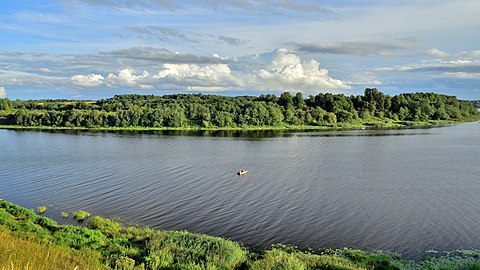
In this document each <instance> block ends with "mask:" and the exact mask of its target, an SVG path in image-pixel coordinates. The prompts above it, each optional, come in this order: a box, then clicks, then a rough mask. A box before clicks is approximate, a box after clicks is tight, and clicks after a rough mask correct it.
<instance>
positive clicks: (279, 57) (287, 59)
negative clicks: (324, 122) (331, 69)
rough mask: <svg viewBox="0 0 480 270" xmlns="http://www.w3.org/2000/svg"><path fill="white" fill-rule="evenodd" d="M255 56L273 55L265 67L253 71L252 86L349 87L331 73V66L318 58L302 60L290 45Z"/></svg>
mask: <svg viewBox="0 0 480 270" xmlns="http://www.w3.org/2000/svg"><path fill="white" fill-rule="evenodd" d="M256 58H257V59H259V60H261V59H263V60H268V59H269V58H270V59H271V60H270V62H269V63H267V67H266V68H261V69H259V70H257V71H256V72H255V73H254V74H252V75H253V76H254V80H255V81H254V82H252V84H253V85H252V86H254V87H255V88H256V89H264V90H275V89H277V90H287V91H300V90H304V91H310V92H311V91H321V90H324V89H328V90H340V89H350V86H349V85H347V84H346V83H345V82H343V81H341V80H337V79H334V78H332V77H330V75H329V74H328V70H327V69H325V68H321V67H320V63H319V62H318V61H317V60H315V59H309V60H302V59H301V58H300V57H299V56H298V55H297V54H295V53H293V52H291V51H288V50H287V49H278V50H276V51H274V52H273V53H269V54H263V55H260V56H257V57H256Z"/></svg>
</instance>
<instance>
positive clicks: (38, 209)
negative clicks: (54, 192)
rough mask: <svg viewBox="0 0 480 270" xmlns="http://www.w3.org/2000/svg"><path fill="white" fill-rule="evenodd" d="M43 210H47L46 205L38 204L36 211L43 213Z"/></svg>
mask: <svg viewBox="0 0 480 270" xmlns="http://www.w3.org/2000/svg"><path fill="white" fill-rule="evenodd" d="M45 212H47V207H46V206H39V207H37V213H39V214H43V213H45Z"/></svg>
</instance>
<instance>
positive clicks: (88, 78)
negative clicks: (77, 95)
mask: <svg viewBox="0 0 480 270" xmlns="http://www.w3.org/2000/svg"><path fill="white" fill-rule="evenodd" d="M104 79H105V78H104V77H103V76H102V75H100V74H94V73H92V74H90V75H81V74H77V75H74V76H72V77H71V80H72V84H73V85H75V86H78V87H83V88H90V87H96V86H99V85H101V84H102V83H103V80H104Z"/></svg>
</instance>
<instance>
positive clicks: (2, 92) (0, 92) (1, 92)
mask: <svg viewBox="0 0 480 270" xmlns="http://www.w3.org/2000/svg"><path fill="white" fill-rule="evenodd" d="M6 96H7V90H6V89H5V87H0V98H4V97H6Z"/></svg>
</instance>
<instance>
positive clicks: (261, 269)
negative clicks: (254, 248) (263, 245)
mask: <svg viewBox="0 0 480 270" xmlns="http://www.w3.org/2000/svg"><path fill="white" fill-rule="evenodd" d="M250 269H252V270H257V269H258V270H280V269H286V270H303V269H305V264H304V263H302V262H301V261H300V260H298V259H297V257H296V256H295V254H294V253H292V254H291V253H287V252H285V251H283V250H278V249H272V250H268V251H266V253H265V254H264V256H263V258H262V259H260V260H257V261H254V262H252V263H251V264H250Z"/></svg>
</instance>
